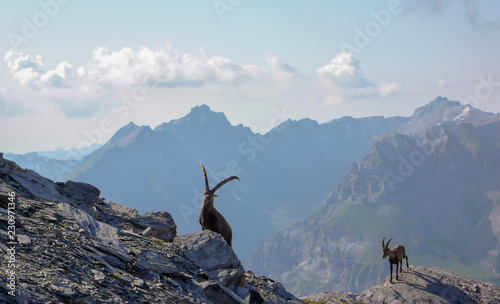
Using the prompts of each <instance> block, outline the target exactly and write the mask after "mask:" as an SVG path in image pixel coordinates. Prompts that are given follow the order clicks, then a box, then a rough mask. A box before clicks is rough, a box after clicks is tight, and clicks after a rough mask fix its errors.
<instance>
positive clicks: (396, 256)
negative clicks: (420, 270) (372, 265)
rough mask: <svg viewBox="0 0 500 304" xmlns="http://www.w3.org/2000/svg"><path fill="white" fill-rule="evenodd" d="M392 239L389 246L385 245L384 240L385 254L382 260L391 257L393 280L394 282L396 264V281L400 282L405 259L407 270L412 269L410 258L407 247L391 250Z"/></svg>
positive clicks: (397, 247) (383, 248)
mask: <svg viewBox="0 0 500 304" xmlns="http://www.w3.org/2000/svg"><path fill="white" fill-rule="evenodd" d="M391 240H392V238H391V239H390V240H389V241H388V242H387V245H384V241H385V238H383V239H382V251H383V252H384V254H383V255H382V258H383V259H385V258H386V257H389V263H390V267H391V279H390V281H391V282H392V265H394V264H396V280H399V278H398V273H399V272H400V271H402V270H403V259H406V268H408V267H410V265H409V264H408V256H407V255H406V252H405V247H404V246H403V245H396V247H394V249H392V250H391V249H389V243H390V242H391Z"/></svg>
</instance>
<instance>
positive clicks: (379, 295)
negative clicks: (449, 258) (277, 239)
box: [301, 266, 500, 304]
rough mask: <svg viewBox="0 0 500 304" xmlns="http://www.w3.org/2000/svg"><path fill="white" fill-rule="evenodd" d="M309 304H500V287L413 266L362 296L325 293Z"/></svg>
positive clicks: (306, 299) (311, 299)
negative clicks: (397, 278)
mask: <svg viewBox="0 0 500 304" xmlns="http://www.w3.org/2000/svg"><path fill="white" fill-rule="evenodd" d="M301 300H303V301H305V302H306V303H308V304H320V303H321V304H341V303H401V304H404V303H443V304H445V303H463V304H468V303H471V304H472V303H490V304H494V303H499V302H500V287H497V286H495V285H493V284H490V283H484V282H481V281H477V280H474V279H471V278H468V277H465V276H462V275H459V274H457V273H453V272H450V271H448V270H445V269H442V268H438V267H430V268H424V267H421V266H410V268H409V269H406V268H405V270H404V271H403V274H402V275H401V277H400V280H399V281H394V283H390V282H389V277H387V278H385V279H384V280H382V282H380V284H379V285H376V286H373V287H371V288H369V289H367V290H365V291H364V292H363V293H362V294H360V295H356V294H352V293H351V294H342V293H339V292H325V293H320V294H314V295H310V296H307V297H303V298H301Z"/></svg>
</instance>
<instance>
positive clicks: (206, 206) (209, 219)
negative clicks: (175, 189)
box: [200, 165, 240, 247]
mask: <svg viewBox="0 0 500 304" xmlns="http://www.w3.org/2000/svg"><path fill="white" fill-rule="evenodd" d="M200 166H201V169H202V170H203V177H204V178H205V191H203V203H202V205H201V211H200V225H201V228H202V230H205V229H208V230H212V231H214V232H217V233H219V234H220V235H222V237H223V238H224V239H225V240H226V242H227V244H228V245H229V246H231V247H232V239H233V232H232V230H231V226H229V224H228V223H227V221H226V219H225V218H224V217H223V216H222V214H220V213H219V211H217V210H216V209H215V207H214V197H216V196H218V195H217V194H215V191H217V190H218V189H219V188H220V187H222V186H224V185H225V184H226V183H228V182H230V181H232V180H233V179H237V180H240V179H239V178H238V177H237V176H230V177H228V178H226V179H224V180H223V181H221V182H220V183H219V184H217V186H215V187H214V188H213V189H212V190H210V187H209V186H208V178H207V171H205V167H204V166H203V165H200Z"/></svg>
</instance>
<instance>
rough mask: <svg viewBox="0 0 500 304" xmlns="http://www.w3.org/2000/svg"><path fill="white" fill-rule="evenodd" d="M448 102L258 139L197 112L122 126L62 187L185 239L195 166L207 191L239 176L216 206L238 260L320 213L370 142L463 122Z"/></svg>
mask: <svg viewBox="0 0 500 304" xmlns="http://www.w3.org/2000/svg"><path fill="white" fill-rule="evenodd" d="M457 104H458V103H457V102H452V101H449V100H447V99H446V98H441V97H439V98H437V99H436V100H435V101H433V102H431V103H430V104H428V105H426V106H424V107H422V108H421V109H422V110H425V109H427V111H423V112H422V113H421V114H418V115H413V116H412V117H392V118H384V117H382V116H378V117H367V118H351V117H342V118H339V119H334V120H332V121H330V122H327V123H324V124H318V123H317V122H315V121H313V120H310V119H302V120H298V121H292V120H287V121H282V122H281V124H280V125H278V126H277V127H276V128H274V129H272V130H271V131H269V132H268V133H266V134H264V135H260V134H255V133H253V132H252V131H251V130H250V129H249V128H247V127H244V126H242V125H236V126H233V125H231V124H230V123H229V121H228V120H227V118H226V117H225V115H224V114H223V113H216V112H213V111H211V110H210V108H209V107H208V106H206V105H202V106H197V107H194V108H193V109H192V110H191V112H190V113H189V114H188V115H186V116H185V117H182V118H180V119H176V120H172V121H170V122H166V123H164V124H161V125H159V126H157V127H156V128H155V129H151V128H150V127H148V126H137V125H135V124H133V123H130V124H128V125H126V126H125V127H123V128H122V129H120V130H119V131H118V132H117V133H116V134H115V135H114V136H113V137H112V138H111V139H110V140H109V141H108V142H107V143H106V144H105V145H103V146H102V147H101V148H99V149H98V150H96V151H95V152H94V153H92V154H90V155H88V156H86V157H85V158H83V159H82V160H81V163H80V164H79V165H78V166H77V167H76V168H74V169H73V170H71V171H70V172H68V173H67V174H66V175H65V178H64V180H67V179H75V180H78V181H84V182H88V183H92V184H95V185H97V186H99V188H100V189H101V190H102V192H103V195H104V196H105V197H107V198H108V199H112V200H116V201H120V202H124V203H126V204H127V205H129V206H131V207H135V208H138V209H139V211H140V212H146V211H158V210H164V209H168V210H170V211H171V212H172V214H173V216H174V217H175V218H176V219H177V221H178V227H179V228H178V229H179V231H180V232H181V233H188V232H192V231H197V230H199V229H200V225H199V223H198V214H199V208H200V204H201V196H202V191H203V177H202V174H201V169H200V167H199V164H201V163H203V164H204V165H205V167H206V168H207V172H208V174H209V180H210V184H211V185H212V186H213V185H215V184H216V183H218V181H220V180H221V179H223V178H224V177H227V176H229V175H238V176H239V177H240V181H239V182H237V181H233V182H231V183H230V184H228V185H226V186H224V187H223V188H221V189H220V190H219V191H220V193H219V194H220V196H219V197H218V198H217V200H216V207H217V208H218V209H219V210H220V211H221V213H222V214H224V216H225V217H226V219H227V220H228V222H229V223H230V224H231V226H232V228H233V232H234V238H233V242H234V246H235V251H236V252H237V253H238V256H239V257H240V258H241V259H242V260H243V261H244V262H246V261H247V259H248V257H249V255H250V253H251V252H252V251H253V249H254V248H256V247H257V246H258V244H259V243H260V242H261V241H262V240H263V239H264V238H265V237H267V236H269V235H271V234H272V233H274V232H276V231H278V230H280V229H282V228H285V227H287V226H289V225H290V224H291V223H293V222H295V221H297V220H300V219H302V218H303V217H304V216H305V215H306V214H309V213H310V212H311V211H313V210H315V209H316V208H317V207H319V206H321V205H322V204H323V203H324V201H325V198H326V197H327V196H328V194H329V193H330V192H331V190H332V188H333V186H332V185H335V184H336V183H337V182H338V181H339V180H340V179H341V178H342V176H343V175H344V174H345V172H346V171H347V170H348V168H349V166H350V164H351V163H352V162H353V161H359V160H360V159H362V157H363V156H364V155H366V154H367V153H369V152H370V150H371V148H372V145H373V139H374V138H375V137H377V136H380V135H383V134H387V133H389V132H393V131H397V132H403V133H405V132H406V134H409V135H411V136H412V137H417V136H418V135H419V134H422V133H423V132H424V131H423V130H424V129H425V128H427V125H426V123H427V122H429V121H431V122H432V123H434V124H438V123H443V122H446V123H447V120H446V119H448V118H447V117H448V116H450V117H451V116H453V114H456V115H455V117H458V116H459V115H462V114H463V113H464V110H465V109H466V108H467V107H468V106H464V105H460V104H458V105H457ZM450 107H451V108H450ZM471 109H472V108H471ZM426 112H429V113H432V115H426V114H425V113H426ZM472 112H473V111H472ZM445 113H448V114H446V115H445ZM449 113H452V114H449ZM481 113H484V112H481ZM416 114H417V112H416ZM484 115H485V117H491V116H493V114H490V113H484ZM427 116H429V118H428V117H427ZM276 118H278V117H276ZM444 118H446V119H444ZM445 120H446V121H445ZM448 120H450V119H448ZM450 123H453V119H451V120H450Z"/></svg>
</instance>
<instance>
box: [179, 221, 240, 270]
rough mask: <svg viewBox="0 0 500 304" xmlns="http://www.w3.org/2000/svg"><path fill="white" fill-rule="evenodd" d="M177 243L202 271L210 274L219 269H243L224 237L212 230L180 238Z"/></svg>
mask: <svg viewBox="0 0 500 304" xmlns="http://www.w3.org/2000/svg"><path fill="white" fill-rule="evenodd" d="M176 240H177V243H178V244H179V246H180V247H181V248H182V249H183V250H184V252H185V253H186V254H187V255H188V256H189V257H190V258H191V259H193V260H195V261H198V263H199V264H198V266H200V267H201V269H203V270H205V271H207V272H210V271H213V270H219V269H232V268H240V267H243V266H242V265H241V262H240V260H239V259H238V257H237V256H236V254H235V253H234V251H233V249H232V248H231V247H229V245H228V244H227V243H226V241H225V240H224V239H223V238H222V236H221V235H220V234H218V233H216V232H213V231H210V230H204V231H198V232H194V233H191V234H186V235H182V236H180V237H178V238H177V239H176Z"/></svg>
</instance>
